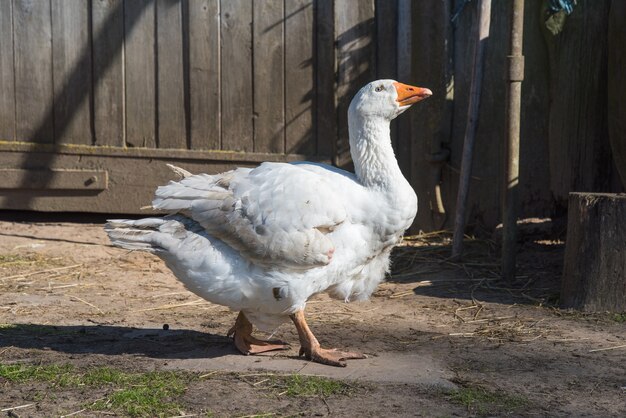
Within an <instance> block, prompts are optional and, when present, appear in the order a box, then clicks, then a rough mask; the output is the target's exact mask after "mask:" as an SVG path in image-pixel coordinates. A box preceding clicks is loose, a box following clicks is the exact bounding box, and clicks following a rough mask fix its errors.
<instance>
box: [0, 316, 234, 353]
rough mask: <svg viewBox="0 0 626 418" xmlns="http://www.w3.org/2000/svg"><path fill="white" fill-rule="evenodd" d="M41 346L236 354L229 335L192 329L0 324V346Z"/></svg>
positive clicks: (72, 349) (71, 350)
mask: <svg viewBox="0 0 626 418" xmlns="http://www.w3.org/2000/svg"><path fill="white" fill-rule="evenodd" d="M1 347H18V348H24V349H43V350H54V351H59V352H64V353H68V354H104V355H120V354H139V355H143V356H146V357H153V358H166V359H183V358H184V359H189V358H215V357H222V356H225V355H229V354H236V351H235V349H234V348H233V346H232V341H231V339H230V338H228V337H225V336H221V335H214V334H209V333H204V332H199V331H193V330H163V329H156V328H152V329H151V328H141V329H140V328H132V327H119V326H108V325H93V326H81V325H76V326H52V325H38V324H15V325H8V326H6V325H5V326H4V327H3V328H0V348H1Z"/></svg>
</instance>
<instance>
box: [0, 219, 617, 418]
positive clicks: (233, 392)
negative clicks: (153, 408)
mask: <svg viewBox="0 0 626 418" xmlns="http://www.w3.org/2000/svg"><path fill="white" fill-rule="evenodd" d="M97 221H98V222H96V223H69V222H57V221H50V220H48V221H46V222H14V221H8V220H5V221H0V371H1V370H4V371H5V375H4V377H3V375H2V374H1V373H0V410H1V411H2V412H1V413H0V416H2V415H1V414H7V416H12V417H17V416H19V417H26V416H37V417H39V416H42V417H43V416H62V415H66V416H70V415H71V416H112V415H119V416H125V415H151V414H162V415H169V416H220V417H221V416H228V417H231V416H232V417H252V416H264V417H270V416H345V417H360V416H372V417H380V416H400V417H403V416H434V417H445V416H564V417H565V416H567V417H571V416H576V417H578V416H590V417H591V416H593V417H610V416H613V417H618V416H619V417H623V416H626V347H625V344H626V323H625V322H624V320H625V316H624V315H623V314H616V313H602V314H582V313H577V312H571V311H565V310H560V309H557V308H556V307H555V306H556V305H557V304H558V293H559V276H560V271H561V262H562V255H563V249H564V248H563V242H562V241H559V240H558V237H554V236H548V235H550V234H546V233H545V230H544V231H543V232H541V233H540V234H539V235H538V234H535V235H533V234H532V233H529V234H527V235H526V236H525V240H524V243H523V244H522V246H521V253H520V256H519V263H520V268H519V271H518V278H517V280H516V282H515V283H513V284H508V283H502V282H501V281H499V280H498V279H497V276H498V275H497V270H498V259H497V258H496V250H495V249H496V245H495V244H494V243H493V242H492V241H490V240H479V239H474V240H469V241H468V242H467V244H466V248H467V253H466V254H467V255H466V257H465V259H464V262H463V263H460V262H459V263H455V262H452V261H450V260H449V259H447V257H448V255H449V237H448V236H447V235H445V234H431V235H424V236H420V237H418V238H415V239H409V240H407V244H406V245H404V246H402V247H399V248H398V249H397V250H396V251H395V253H394V270H393V275H392V276H391V277H390V278H389V280H388V281H387V282H386V283H384V284H382V285H381V286H380V288H379V289H378V291H377V292H376V293H375V294H374V295H373V297H372V299H371V301H369V302H365V303H356V304H345V303H342V302H338V301H334V300H331V299H329V298H328V297H326V296H319V297H316V298H314V300H312V301H311V302H310V303H309V304H308V306H307V315H308V320H309V324H310V326H311V328H312V330H313V332H315V333H316V335H317V337H318V339H319V340H320V341H321V343H322V345H325V346H334V347H340V348H347V349H352V350H357V351H361V352H364V353H366V354H368V356H369V358H368V359H366V360H354V361H351V362H349V364H348V367H346V368H332V367H328V366H321V365H317V364H311V363H309V362H307V361H305V360H304V359H302V358H298V357H297V353H298V352H297V348H298V344H297V341H298V340H297V335H296V333H295V329H294V327H293V326H292V325H291V324H284V325H282V326H281V327H280V328H279V329H278V330H277V331H276V333H275V334H274V336H275V337H278V338H280V339H283V340H286V341H289V342H291V343H292V344H293V348H292V349H291V350H289V351H284V352H279V353H277V354H272V355H267V356H250V357H246V356H242V355H239V354H237V353H236V352H235V350H234V349H233V347H232V346H231V342H230V340H229V339H228V338H227V337H226V336H225V335H226V333H227V331H228V329H229V327H230V326H231V325H232V324H233V321H234V319H235V317H236V313H233V312H231V311H229V310H228V309H227V308H224V307H221V306H218V305H213V304H210V303H208V302H205V301H203V300H200V299H199V298H198V297H196V296H195V295H193V294H191V293H189V292H187V291H186V290H185V289H184V288H183V287H182V285H181V284H179V282H178V281H177V280H176V279H175V278H174V276H173V275H172V274H171V273H170V272H169V271H168V270H167V269H166V268H165V267H164V265H163V263H161V261H160V260H159V259H158V258H156V257H153V256H151V255H149V254H143V253H139V252H128V251H125V250H120V249H117V248H113V247H111V246H109V245H108V242H107V239H106V236H105V234H104V232H103V230H102V224H101V223H100V220H97ZM165 324H167V327H166V326H165ZM164 328H168V329H164ZM14 366H15V367H18V366H19V367H22V369H19V370H22V371H24V370H26V369H25V368H26V367H30V366H37V367H40V369H38V370H49V369H50V367H52V366H55V367H56V366H59V367H69V368H70V369H63V370H66V372H67V373H68V376H69V373H75V374H77V376H82V377H81V379H83V380H80V379H79V378H78V377H77V378H76V379H78V380H75V382H79V383H74V384H72V383H71V382H70V383H67V382H66V384H62V383H63V382H61V381H60V380H59V379H58V373H56V374H55V376H57V377H55V376H53V377H47V378H44V377H41V376H39V377H37V375H36V374H34V372H33V374H31V375H28V376H30V377H28V376H26V375H25V374H24V376H23V378H21V379H13V378H12V377H11V374H10V373H12V372H11V370H17V369H11V367H14ZM2 367H4V369H3V368H2ZM103 367H106V368H111V369H113V370H117V371H119V372H120V373H134V375H133V376H135V375H137V376H139V375H141V374H146V376H156V375H152V374H149V373H153V372H159V373H160V372H168V373H169V372H171V374H166V375H165V376H169V377H168V378H167V379H169V380H172V379H173V380H176V379H179V378H180V379H182V382H183V386H182V389H179V390H177V391H174V392H167V393H166V395H165V397H166V398H164V399H165V400H163V399H162V400H158V401H157V402H162V403H163V402H166V401H167V402H170V403H171V404H172V405H174V406H172V408H173V409H172V408H170V409H166V410H163V411H160V412H152V413H150V412H145V411H144V412H141V411H139V412H137V411H135V412H133V410H131V409H128V408H127V409H124V408H122V407H117V406H115V404H114V402H113V397H114V395H115V394H116V393H117V394H119V393H121V392H122V389H120V388H119V387H116V386H115V385H107V384H93V380H91V381H88V380H85V379H86V378H85V376H91V374H90V373H91V371H93V370H101V369H102V368H103ZM7 370H8V372H7ZM28 370H34V369H28ZM55 370H56V369H55ZM68 370H69V371H68ZM64 373H65V372H64ZM294 375H301V376H318V377H319V376H322V378H320V379H323V380H320V382H323V384H325V385H330V383H328V382H340V383H341V385H342V386H340V389H336V388H335V387H334V386H332V387H331V386H328V390H327V391H326V392H324V391H317V392H315V391H313V392H303V393H295V392H294V390H292V389H293V388H292V387H291V386H290V385H292V384H293V382H294V380H293V379H294ZM159 376H160V375H159ZM326 378H328V379H331V380H328V379H326ZM176 381H178V380H176ZM81 382H82V383H81ZM85 382H87V383H85ZM89 382H92V383H89ZM90 385H91V386H90ZM135 386H137V385H135ZM139 386H141V385H139ZM333 388H335V389H333ZM137 402H139V401H137ZM168 405H169V404H168Z"/></svg>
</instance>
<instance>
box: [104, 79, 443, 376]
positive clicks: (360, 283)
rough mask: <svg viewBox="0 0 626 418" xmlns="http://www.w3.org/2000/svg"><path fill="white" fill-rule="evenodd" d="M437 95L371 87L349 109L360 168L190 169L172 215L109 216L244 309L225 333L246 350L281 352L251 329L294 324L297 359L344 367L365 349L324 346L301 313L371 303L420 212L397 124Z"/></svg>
mask: <svg viewBox="0 0 626 418" xmlns="http://www.w3.org/2000/svg"><path fill="white" fill-rule="evenodd" d="M431 94H432V92H431V91H430V90H428V89H425V88H420V87H413V86H409V85H406V84H402V83H399V82H397V81H394V80H378V81H374V82H372V83H369V84H367V85H366V86H365V87H363V88H362V89H361V90H360V91H359V92H358V93H357V94H356V96H355V97H354V99H353V100H352V103H351V104H350V108H349V110H348V122H349V134H350V149H351V153H352V160H353V161H354V166H355V171H356V175H355V174H352V173H349V172H346V171H343V170H340V169H338V168H335V167H332V166H329V165H325V164H317V163H309V162H304V163H293V164H285V163H269V162H266V163H263V164H261V165H260V166H258V167H257V168H254V169H250V168H238V169H235V170H232V171H228V172H226V173H222V174H216V175H208V174H198V175H191V174H190V173H188V172H186V171H184V170H182V169H177V168H175V167H174V169H175V171H177V172H178V173H179V174H181V175H182V176H183V177H184V178H183V179H182V180H180V181H177V182H174V181H172V182H170V183H169V184H168V185H166V186H162V187H159V188H158V189H157V191H156V197H155V199H154V201H153V202H152V206H153V207H154V208H155V209H160V210H165V211H168V212H170V213H171V215H168V216H165V217H163V218H146V219H140V220H136V221H133V220H111V221H109V222H108V223H107V224H106V225H105V229H106V231H107V233H108V234H109V237H110V239H111V241H112V242H113V244H115V245H117V246H119V247H122V248H127V249H139V250H145V251H149V252H152V253H154V254H156V255H157V256H159V257H160V258H162V259H163V260H164V261H165V263H166V264H167V266H168V267H169V268H170V269H171V270H172V271H173V272H174V274H175V275H176V277H177V278H178V279H179V280H181V281H182V282H183V283H184V284H185V286H186V287H187V289H189V290H190V291H192V292H194V293H195V294H197V295H199V296H201V297H203V298H205V299H206V300H208V301H211V302H213V303H217V304H220V305H225V306H228V307H230V308H231V309H233V310H238V311H239V316H238V318H237V321H236V323H235V325H234V326H233V328H232V329H231V330H230V332H229V335H233V336H234V342H235V345H236V347H237V348H238V349H239V351H241V352H242V353H244V354H255V353H260V352H264V351H269V350H276V349H284V348H287V345H286V344H285V343H284V342H282V341H262V340H259V339H256V338H254V337H253V336H252V324H254V325H256V326H257V327H258V328H260V329H263V330H268V331H271V330H273V329H275V328H276V327H277V326H278V325H280V324H281V323H283V322H286V321H287V320H288V319H291V320H292V321H293V322H294V324H295V326H296V328H297V330H298V335H299V337H300V344H301V349H300V355H305V356H306V358H307V359H309V360H313V361H316V362H319V363H324V364H329V365H334V366H345V365H346V363H345V361H344V360H347V359H353V358H365V356H364V355H363V354H360V353H353V352H344V351H338V350H335V349H324V348H321V347H320V344H319V342H318V341H317V339H316V338H315V336H314V335H313V333H312V332H311V330H310V329H309V327H308V325H307V323H306V321H305V319H304V308H305V305H306V302H307V300H308V299H309V298H310V297H311V296H312V295H315V294H317V293H320V292H328V293H329V294H330V295H331V296H332V297H335V298H339V299H341V300H345V301H346V302H347V301H354V300H362V299H367V298H368V297H369V296H370V295H371V293H372V292H373V291H374V289H375V288H376V286H377V285H378V284H379V283H380V282H381V281H382V280H383V279H384V276H385V273H386V272H387V271H388V268H389V255H390V253H391V249H392V248H393V247H394V246H395V245H396V244H397V243H398V242H399V241H400V240H401V237H402V234H403V232H404V230H405V229H406V228H408V227H409V226H410V225H411V223H412V221H413V218H414V217H415V214H416V212H417V197H416V195H415V193H414V192H413V189H412V188H411V186H410V185H409V183H408V182H407V180H406V179H405V178H404V177H403V175H402V173H401V171H400V168H399V167H398V163H397V161H396V159H395V156H394V153H393V149H392V147H391V140H390V134H389V123H390V122H391V120H392V119H394V118H395V117H396V116H398V115H399V114H400V113H402V112H404V111H405V110H406V109H408V108H409V107H410V106H411V105H412V104H413V103H416V102H418V101H420V100H422V99H424V98H427V97H429V96H430V95H431Z"/></svg>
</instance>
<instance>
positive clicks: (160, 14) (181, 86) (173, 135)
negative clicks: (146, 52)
mask: <svg viewBox="0 0 626 418" xmlns="http://www.w3.org/2000/svg"><path fill="white" fill-rule="evenodd" d="M181 5H182V3H181V2H180V1H172V0H157V3H156V16H157V18H156V20H157V30H156V33H157V126H158V134H157V138H158V141H157V142H158V147H159V148H187V132H186V124H185V82H184V75H183V72H184V65H183V19H182V17H183V15H182V7H181Z"/></svg>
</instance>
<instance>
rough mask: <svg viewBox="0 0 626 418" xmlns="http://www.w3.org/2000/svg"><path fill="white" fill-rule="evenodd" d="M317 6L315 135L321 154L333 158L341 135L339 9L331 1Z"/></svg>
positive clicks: (322, 2) (321, 2) (317, 3)
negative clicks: (337, 82) (337, 46)
mask: <svg viewBox="0 0 626 418" xmlns="http://www.w3.org/2000/svg"><path fill="white" fill-rule="evenodd" d="M314 7H315V27H316V28H315V30H316V51H315V56H316V59H315V80H316V89H317V91H316V92H315V101H316V103H315V112H316V113H315V131H316V132H315V134H316V136H317V153H318V154H319V155H325V156H328V157H333V158H334V155H335V147H336V138H337V103H336V100H335V89H336V85H335V75H336V72H337V65H336V60H335V56H336V55H335V13H334V12H335V11H334V4H333V2H330V1H316V2H315V3H314Z"/></svg>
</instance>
